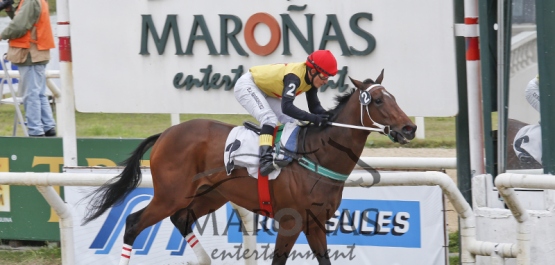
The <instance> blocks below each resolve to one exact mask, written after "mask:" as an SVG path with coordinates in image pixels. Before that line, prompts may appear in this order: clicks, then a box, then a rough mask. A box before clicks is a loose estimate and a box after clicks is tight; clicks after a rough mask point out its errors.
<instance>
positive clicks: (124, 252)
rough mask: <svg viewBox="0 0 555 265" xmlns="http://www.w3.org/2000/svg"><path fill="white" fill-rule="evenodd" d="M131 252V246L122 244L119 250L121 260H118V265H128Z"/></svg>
mask: <svg viewBox="0 0 555 265" xmlns="http://www.w3.org/2000/svg"><path fill="white" fill-rule="evenodd" d="M131 250H133V246H130V245H127V244H123V248H122V249H121V258H120V260H119V265H128V264H129V259H130V258H131Z"/></svg>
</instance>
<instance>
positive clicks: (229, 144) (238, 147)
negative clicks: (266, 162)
mask: <svg viewBox="0 0 555 265" xmlns="http://www.w3.org/2000/svg"><path fill="white" fill-rule="evenodd" d="M298 131H299V127H298V126H297V125H296V124H295V123H293V122H291V123H286V124H285V127H284V128H283V132H282V134H281V139H280V142H279V146H280V149H281V150H283V149H284V148H285V149H287V150H289V151H290V152H295V151H296V148H297V135H298ZM274 149H275V148H274ZM273 155H274V159H275V160H292V158H290V157H288V156H285V155H284V154H283V152H280V153H279V154H277V156H276V153H274V154H273ZM259 162H260V155H259V136H258V134H256V133H255V132H253V131H251V130H249V129H247V128H245V127H244V126H237V127H235V128H233V130H231V132H230V133H229V135H228V136H227V140H226V142H225V150H224V164H225V167H226V171H227V175H229V174H231V171H232V170H233V169H234V168H235V166H240V167H245V168H247V171H248V172H249V175H250V176H251V177H253V178H258V166H259ZM280 172H281V168H276V170H274V171H272V173H270V174H269V175H268V178H269V179H271V180H272V179H276V178H277V177H278V175H279V173H280Z"/></svg>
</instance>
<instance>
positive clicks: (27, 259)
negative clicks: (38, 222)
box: [0, 247, 62, 265]
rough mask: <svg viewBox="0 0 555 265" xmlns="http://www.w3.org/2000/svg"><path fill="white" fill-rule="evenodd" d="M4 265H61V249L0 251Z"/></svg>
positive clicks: (44, 248) (1, 262)
mask: <svg viewBox="0 0 555 265" xmlns="http://www.w3.org/2000/svg"><path fill="white" fill-rule="evenodd" d="M0 264H2V265H59V264H62V258H61V250H60V248H59V247H54V248H49V247H42V248H39V249H28V250H0Z"/></svg>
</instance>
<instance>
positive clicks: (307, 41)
mask: <svg viewBox="0 0 555 265" xmlns="http://www.w3.org/2000/svg"><path fill="white" fill-rule="evenodd" d="M305 17H306V29H307V38H305V37H304V36H303V34H302V33H301V31H300V30H299V28H298V27H297V25H296V24H295V22H293V20H292V19H291V16H289V15H288V14H281V21H282V24H283V25H282V29H283V53H282V55H291V50H290V48H289V31H291V32H292V33H293V35H295V38H297V40H298V41H299V43H300V44H301V46H302V47H303V49H304V50H305V51H306V53H312V52H313V51H314V31H313V30H312V28H313V26H312V25H313V24H312V18H313V17H314V14H306V15H305Z"/></svg>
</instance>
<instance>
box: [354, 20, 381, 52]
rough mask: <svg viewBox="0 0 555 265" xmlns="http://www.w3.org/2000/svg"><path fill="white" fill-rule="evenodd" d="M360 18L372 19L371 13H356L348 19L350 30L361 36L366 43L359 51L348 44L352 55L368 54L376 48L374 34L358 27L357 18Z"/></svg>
mask: <svg viewBox="0 0 555 265" xmlns="http://www.w3.org/2000/svg"><path fill="white" fill-rule="evenodd" d="M361 18H366V19H368V20H370V21H372V14H370V13H356V14H354V15H353V16H352V17H351V20H350V21H349V26H351V30H352V31H353V32H354V33H355V34H356V35H358V36H360V37H362V38H363V39H364V40H365V41H366V43H367V45H366V49H364V50H362V51H359V50H357V49H355V48H354V47H353V46H350V49H351V53H352V54H353V55H359V56H360V55H368V54H370V53H371V52H372V51H374V49H375V48H376V38H374V36H373V35H372V34H370V33H369V32H368V31H365V30H363V29H362V28H360V26H359V25H358V20H359V19H361Z"/></svg>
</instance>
